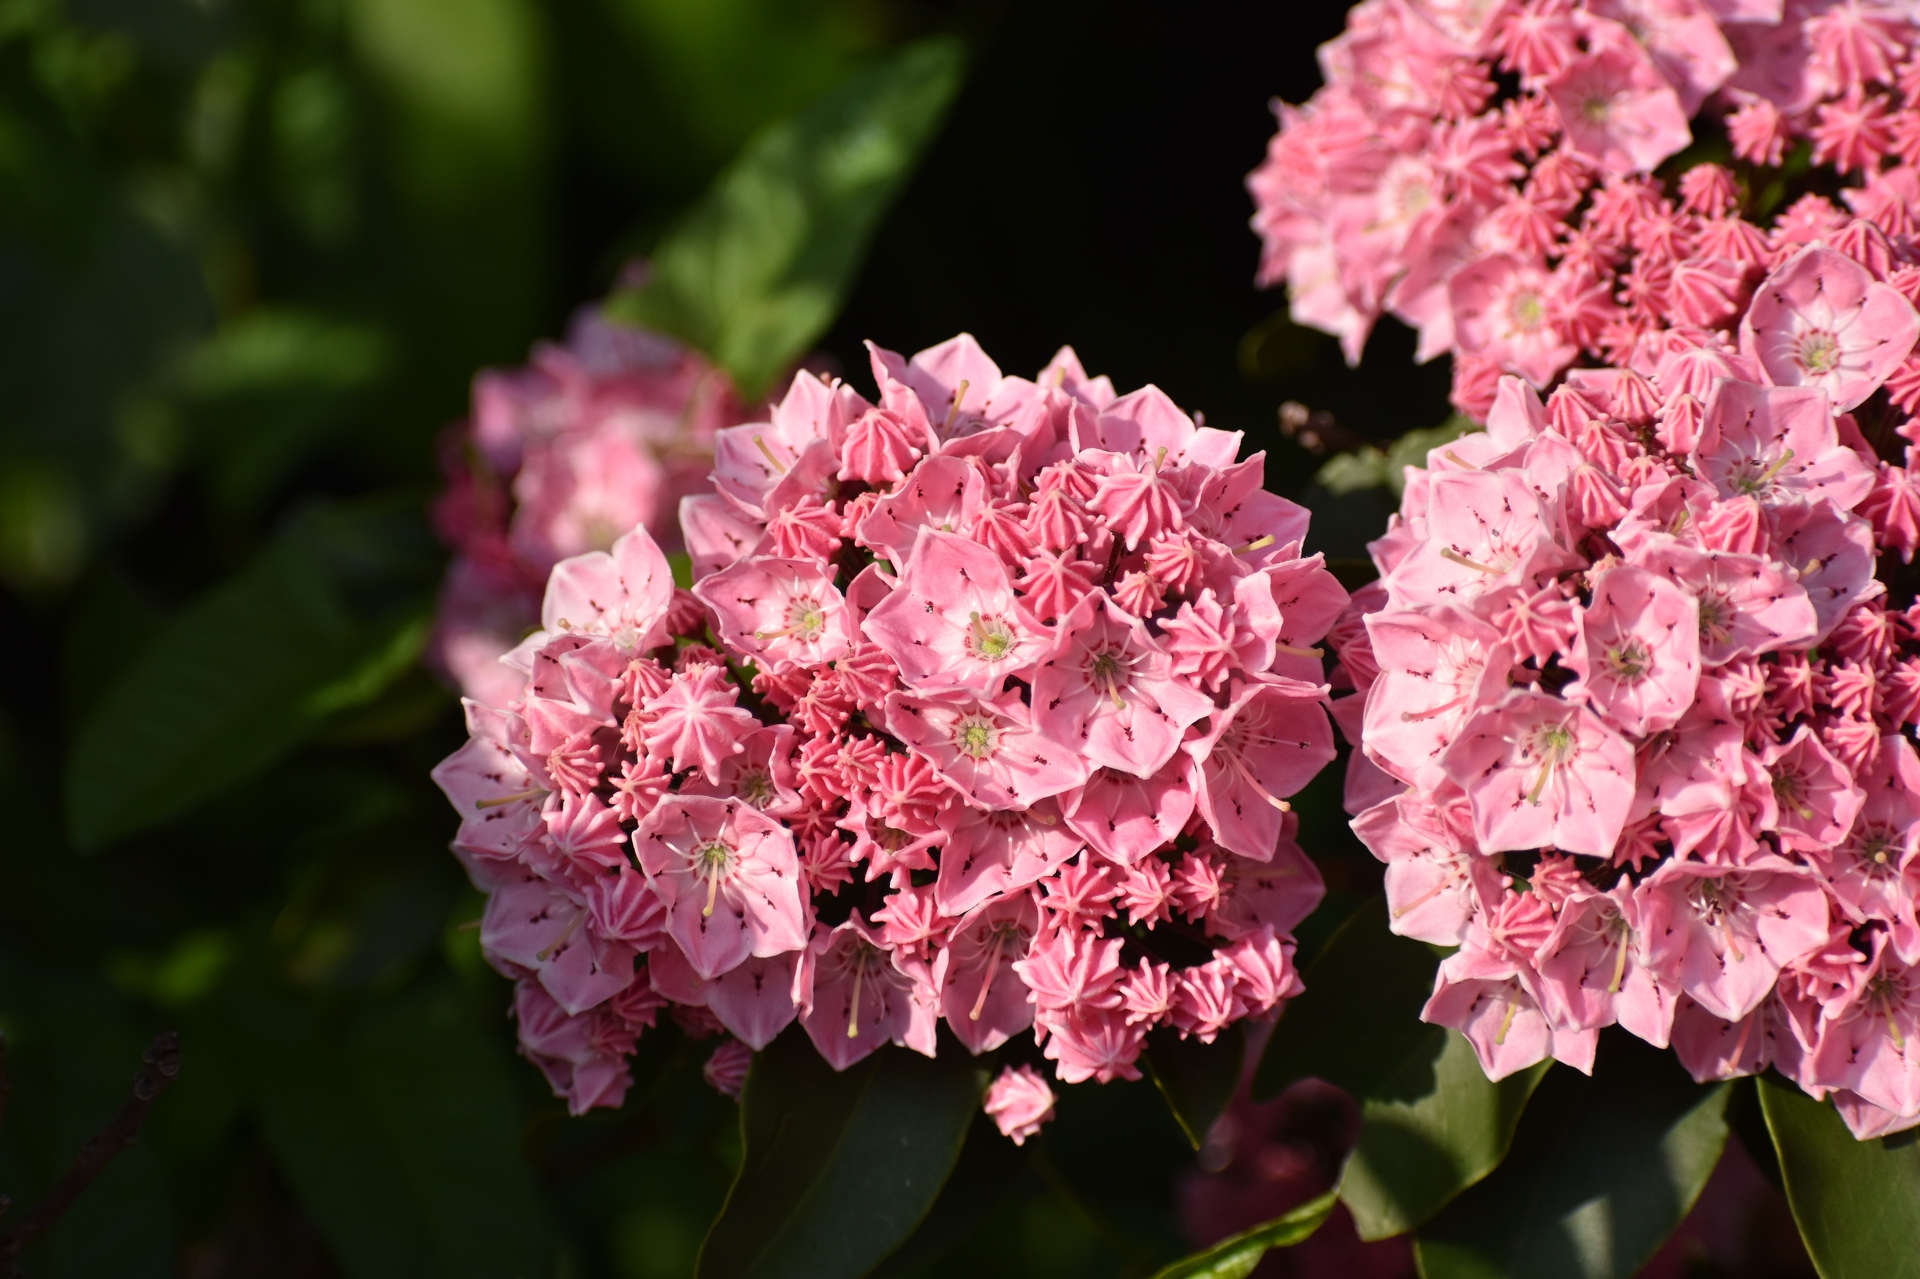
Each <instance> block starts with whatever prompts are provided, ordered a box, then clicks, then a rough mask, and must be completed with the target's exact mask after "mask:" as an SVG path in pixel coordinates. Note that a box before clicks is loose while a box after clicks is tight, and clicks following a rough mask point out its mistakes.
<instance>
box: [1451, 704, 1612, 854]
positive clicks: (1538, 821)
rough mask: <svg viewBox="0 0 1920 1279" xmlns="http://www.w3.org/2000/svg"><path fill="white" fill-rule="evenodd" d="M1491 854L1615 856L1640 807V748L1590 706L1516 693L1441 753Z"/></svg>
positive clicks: (1476, 718) (1476, 720)
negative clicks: (1547, 850) (1533, 851)
mask: <svg viewBox="0 0 1920 1279" xmlns="http://www.w3.org/2000/svg"><path fill="white" fill-rule="evenodd" d="M1441 767H1442V768H1444V769H1445V770H1446V773H1447V776H1448V777H1450V778H1452V779H1453V781H1454V782H1455V783H1456V784H1457V785H1459V786H1460V787H1461V788H1462V789H1463V790H1465V791H1466V793H1467V798H1468V800H1469V802H1470V803H1471V804H1472V807H1473V829H1474V837H1475V839H1476V840H1477V841H1478V842H1479V845H1480V848H1481V850H1482V851H1484V852H1489V853H1497V852H1503V851H1505V850H1507V849H1518V848H1539V847H1542V846H1543V845H1551V846H1553V847H1555V848H1560V849H1565V850H1566V851H1568V852H1575V853H1586V854H1588V855H1590V856H1595V857H1607V856H1610V855H1611V854H1612V852H1613V846H1614V844H1615V843H1616V842H1617V841H1618V840H1619V838H1620V831H1621V828H1622V827H1623V826H1625V825H1626V820H1627V813H1628V810H1629V808H1630V807H1631V805H1632V803H1633V791H1634V781H1633V778H1634V768H1633V748H1632V747H1630V746H1629V745H1627V743H1626V741H1625V739H1623V738H1622V737H1621V736H1620V735H1619V734H1618V733H1616V732H1614V731H1613V730H1612V729H1610V728H1608V727H1607V726H1606V725H1605V724H1604V723H1602V722H1601V721H1600V719H1599V717H1597V716H1596V715H1594V713H1593V712H1592V711H1590V710H1588V709H1586V708H1585V707H1583V706H1578V705H1575V704H1573V703H1569V702H1563V701H1561V700H1560V699H1559V698H1557V697H1550V696H1548V695H1546V694H1544V693H1539V692H1532V691H1527V690H1522V689H1515V690H1514V691H1512V692H1510V693H1508V694H1507V695H1506V697H1505V698H1504V699H1503V700H1502V701H1500V702H1498V703H1495V704H1494V705H1492V706H1490V707H1488V708H1486V709H1485V710H1482V711H1479V712H1478V713H1476V714H1475V715H1474V716H1473V718H1472V719H1470V720H1468V721H1467V723H1466V725H1465V726H1464V727H1463V728H1462V729H1461V731H1460V736H1459V737H1458V738H1457V739H1456V740H1455V741H1454V743H1453V745H1452V746H1451V747H1449V748H1448V749H1447V753H1446V754H1445V756H1443V757H1442V759H1441Z"/></svg>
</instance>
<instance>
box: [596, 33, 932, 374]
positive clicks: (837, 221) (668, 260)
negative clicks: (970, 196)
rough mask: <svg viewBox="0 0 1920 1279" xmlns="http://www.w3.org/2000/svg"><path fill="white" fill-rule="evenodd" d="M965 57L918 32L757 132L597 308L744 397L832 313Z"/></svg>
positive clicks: (781, 366)
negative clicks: (680, 352) (664, 338)
mask: <svg viewBox="0 0 1920 1279" xmlns="http://www.w3.org/2000/svg"><path fill="white" fill-rule="evenodd" d="M964 61H965V58H964V52H963V48H962V46H961V44H960V43H959V42H958V41H957V40H953V39H951V38H947V37H933V38H930V39H926V40H922V41H919V42H918V43H915V44H912V45H909V46H907V47H906V48H905V49H903V50H901V51H900V52H898V53H896V54H894V55H892V56H891V57H889V58H887V59H886V60H885V61H883V62H881V63H879V64H878V65H876V66H874V67H873V68H872V69H871V70H869V71H866V72H863V73H861V74H860V75H857V76H855V77H853V78H852V79H850V80H848V81H847V82H846V83H845V84H843V85H842V86H840V87H839V88H838V89H835V90H834V91H833V92H832V93H829V94H828V95H827V96H826V97H824V98H822V99H821V100H820V101H819V102H817V103H815V104H814V105H813V106H811V107H809V108H807V109H806V110H805V111H803V112H801V113H800V114H799V115H797V116H795V117H793V118H792V119H790V120H787V121H784V122H782V123H780V124H777V125H774V126H773V127H771V128H769V129H767V130H766V131H765V132H763V133H762V134H760V136H759V137H758V138H756V139H755V140H754V141H753V142H752V143H751V144H750V145H749V146H748V147H747V149H746V150H745V151H744V152H743V153H742V154H741V156H740V158H739V159H738V160H736V161H734V163H733V164H732V165H731V166H729V167H728V168H727V170H726V171H725V172H724V173H722V174H721V175H720V177H719V178H718V179H717V180H716V181H715V182H714V185H713V186H712V187H711V188H710V189H709V190H708V192H707V193H706V195H705V196H703V197H702V198H701V199H700V200H699V202H698V203H696V204H695V205H694V207H693V209H692V210H691V211H689V212H688V213H687V215H686V216H685V217H684V218H682V219H681V221H680V222H679V223H678V224H677V225H676V226H675V227H674V228H673V229H672V230H671V231H670V232H668V234H667V236H666V238H665V239H664V240H663V241H662V242H661V243H660V244H659V245H658V246H657V247H656V249H655V251H654V254H653V274H652V277H651V278H650V279H649V281H648V282H647V284H646V285H645V286H643V287H642V288H640V289H638V290H635V291H633V292H630V293H625V294H620V295H617V296H616V297H615V298H614V299H613V300H612V301H611V303H610V305H609V313H610V314H612V315H613V316H614V317H615V318H618V319H622V320H626V321H628V322H631V323H634V324H643V325H647V326H648V327H651V328H655V329H659V330H661V331H663V332H667V333H672V334H675V335H677V336H679V337H681V338H684V339H685V340H686V341H688V342H690V343H692V344H693V345H694V346H696V347H698V348H700V349H701V350H703V351H705V352H706V353H707V354H708V355H710V356H712V357H713V358H714V359H715V360H716V361H718V362H719V363H720V364H721V365H722V366H723V367H725V368H726V369H727V370H728V371H729V372H730V373H732V374H733V377H734V381H735V382H736V384H737V385H738V386H739V388H740V390H741V393H742V394H743V395H744V396H745V397H746V398H747V399H748V400H753V399H757V398H758V397H759V396H760V394H761V393H762V392H763V391H764V390H765V389H766V387H767V384H768V383H769V382H770V381H771V380H772V379H773V378H775V377H777V376H778V375H779V374H780V373H781V372H782V371H783V370H784V369H786V367H787V366H788V365H789V364H790V363H792V361H793V360H794V359H795V358H796V357H797V356H798V355H800V353H801V352H803V351H805V350H806V348H807V347H808V346H810V345H811V344H812V343H813V342H814V340H815V339H816V338H818V337H819V336H820V334H822V333H824V332H825V331H826V329H827V326H828V325H829V324H831V323H832V322H833V317H834V315H835V314H836V313H837V312H838V311H839V309H840V303H841V301H842V299H843V298H844V297H845V295H846V291H847V289H848V287H849V286H850V285H851V283H852V281H853V276H854V273H855V271H856V270H857V269H858V266H859V263H860V258H861V255H862V253H863V252H864V251H865V248H866V244H867V241H868V240H869V238H871V236H872V234H873V231H874V229H875V227H876V226H878V224H879V221H880V217H881V215H882V214H883V213H884V212H885V211H886V208H887V206H888V205H889V204H891V203H892V201H893V198H894V196H895V195H897V194H898V193H899V191H900V188H901V187H902V186H903V185H904V184H905V182H906V180H907V177H908V176H909V175H910V174H911V173H912V171H913V168H914V165H915V163H916V162H917V161H918V159H919V157H920V155H921V153H922V152H923V151H924V150H925V149H926V147H927V145H928V143H930V142H931V141H932V140H933V137H934V135H935V133H937V132H938V130H939V127H940V123H941V121H942V120H943V119H944V118H945V116H946V111H947V107H948V105H949V104H950V103H951V102H952V100H953V96H954V93H955V92H956V91H957V90H958V88H959V86H960V79H961V72H962V68H963V64H964Z"/></svg>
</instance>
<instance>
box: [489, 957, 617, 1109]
mask: <svg viewBox="0 0 1920 1279" xmlns="http://www.w3.org/2000/svg"><path fill="white" fill-rule="evenodd" d="M513 1017H514V1021H516V1022H517V1023H518V1024H519V1029H520V1052H521V1055H522V1056H525V1057H526V1058H527V1059H528V1060H530V1061H532V1062H533V1064H534V1065H536V1066H538V1067H539V1068H540V1071H541V1073H542V1074H544V1075H545V1076H546V1077H547V1082H548V1083H550V1084H552V1085H553V1091H554V1095H555V1096H558V1097H564V1098H565V1099H566V1102H567V1113H569V1114H573V1115H584V1114H586V1113H587V1111H589V1110H591V1109H593V1108H594V1107H595V1106H618V1105H619V1104H620V1103H621V1101H622V1100H624V1099H625V1097H626V1095H627V1089H628V1087H630V1086H631V1085H632V1083H633V1076H632V1074H631V1073H629V1072H628V1070H627V1062H626V1054H624V1053H622V1052H618V1051H613V1050H611V1049H610V1048H609V1047H608V1046H607V1045H605V1044H603V1043H600V1042H598V1041H597V1036H595V1034H594V1033H593V1020H592V1018H590V1017H585V1016H574V1015H571V1014H569V1013H568V1012H567V1010H566V1009H564V1008H562V1007H561V1006H560V1005H559V1004H557V1003H555V1002H554V1001H553V999H552V997H551V996H549V995H548V994H547V993H546V991H544V990H542V989H541V988H540V985H539V983H538V982H531V981H522V982H519V983H517V984H516V985H515V987H514V992H513Z"/></svg>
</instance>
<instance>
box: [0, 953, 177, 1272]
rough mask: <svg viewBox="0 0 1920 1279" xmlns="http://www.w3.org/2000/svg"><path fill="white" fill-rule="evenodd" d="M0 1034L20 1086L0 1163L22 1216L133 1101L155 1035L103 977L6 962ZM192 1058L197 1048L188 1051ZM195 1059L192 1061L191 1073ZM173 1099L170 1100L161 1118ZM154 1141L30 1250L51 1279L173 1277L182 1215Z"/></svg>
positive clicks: (1, 1132) (0, 963)
mask: <svg viewBox="0 0 1920 1279" xmlns="http://www.w3.org/2000/svg"><path fill="white" fill-rule="evenodd" d="M0 1028H4V1030H5V1032H6V1036H7V1050H8V1061H7V1082H8V1083H9V1084H10V1085H11V1087H12V1097H11V1098H10V1099H9V1104H8V1106H7V1113H6V1121H7V1122H6V1125H5V1127H4V1129H0V1137H4V1141H0V1150H4V1152H5V1155H6V1158H5V1159H4V1161H0V1167H4V1169H5V1171H6V1173H7V1181H8V1184H6V1185H4V1186H0V1189H4V1190H5V1191H6V1192H7V1193H8V1194H10V1195H11V1196H12V1197H13V1201H14V1205H15V1206H14V1209H13V1213H12V1214H10V1218H9V1219H10V1220H11V1219H12V1218H14V1217H17V1216H18V1215H20V1214H24V1213H25V1212H26V1211H27V1210H28V1208H29V1207H30V1206H31V1204H32V1203H33V1202H34V1201H35V1200H36V1199H37V1198H38V1197H39V1196H40V1195H41V1194H44V1193H45V1192H46V1190H47V1189H48V1188H49V1187H50V1186H51V1185H52V1183H53V1181H54V1180H55V1178H57V1177H58V1176H59V1175H60V1174H61V1173H63V1172H65V1171H66V1169H67V1168H68V1167H69V1166H70V1165H71V1164H72V1162H73V1159H74V1157H75V1156H76V1155H78V1154H79V1153H80V1145H81V1143H82V1142H83V1141H84V1140H86V1138H88V1137H89V1136H91V1135H92V1134H93V1133H95V1132H97V1131H99V1129H100V1128H102V1127H103V1126H105V1124H106V1123H107V1121H108V1120H109V1119H111V1118H113V1115H114V1112H115V1111H116V1110H117V1109H118V1108H119V1106H120V1104H121V1103H122V1102H123V1101H125V1100H126V1098H127V1095H128V1090H129V1088H130V1087H131V1085H132V1083H133V1077H134V1075H135V1073H136V1072H137V1071H138V1070H139V1068H140V1054H141V1053H142V1052H143V1051H144V1050H145V1049H146V1047H147V1044H148V1042H149V1041H148V1040H147V1039H146V1038H144V1037H143V1036H142V1034H141V1033H140V1031H139V1030H137V1029H136V1028H135V1027H134V1026H133V1025H132V1024H131V1022H130V1021H129V1019H128V1017H127V1014H126V1011H125V1009H124V1008H123V1007H122V1006H121V1004H120V1001H118V1000H117V999H115V998H114V997H113V995H112V992H111V991H109V990H108V989H107V988H106V987H105V986H104V985H102V984H101V983H100V982H98V981H97V980H95V979H93V978H90V977H82V976H78V975H75V974H71V973H66V972H60V971H55V970H48V969H38V968H28V967H26V966H25V965H21V964H16V963H14V962H13V961H11V960H0ZM189 1051H190V1050H189ZM190 1061H191V1057H190V1056H186V1057H183V1067H182V1069H183V1072H184V1071H185V1070H187V1069H190V1066H189V1065H187V1064H185V1063H188V1062H190ZM172 1100H173V1098H172V1096H171V1095H169V1096H167V1097H164V1098H162V1100H161V1101H160V1102H159V1103H158V1106H157V1107H156V1113H161V1112H163V1111H164V1110H165V1108H166V1107H167V1105H168V1103H169V1102H171V1101H172ZM159 1154H160V1152H159V1150H158V1149H157V1148H156V1147H155V1146H154V1144H153V1143H152V1142H145V1143H141V1144H137V1145H135V1146H134V1147H133V1148H132V1149H130V1150H127V1151H125V1152H123V1153H122V1154H120V1155H119V1156H118V1157H117V1158H115V1159H114V1160H113V1162H112V1163H110V1164H108V1165H107V1167H106V1169H105V1170H104V1171H103V1172H102V1173H101V1174H100V1176H99V1177H98V1178H96V1179H95V1180H94V1182H93V1184H92V1185H91V1186H89V1187H88V1188H87V1192H86V1193H85V1194H84V1195H82V1196H81V1197H80V1198H79V1199H78V1200H76V1201H75V1203H74V1205H73V1207H72V1208H70V1209H69V1210H68V1211H67V1212H66V1214H65V1215H63V1216H62V1217H61V1219H60V1220H59V1221H58V1222H57V1223H55V1225H54V1227H53V1229H52V1230H51V1231H50V1232H49V1233H48V1235H47V1237H46V1240H45V1242H44V1243H43V1244H42V1245H41V1246H40V1247H39V1248H38V1249H37V1250H36V1252H37V1254H38V1259H37V1260H38V1264H36V1257H35V1253H29V1254H28V1256H29V1267H30V1269H29V1270H28V1273H29V1274H33V1275H36V1276H39V1275H45V1276H47V1279H149V1277H150V1279H165V1277H166V1276H169V1275H171V1274H173V1273H174V1269H173V1249H174V1240H173V1216H172V1210H171V1205H170V1203H169V1201H168V1194H167V1184H166V1179H165V1171H164V1169H163V1166H162V1163H161V1161H160V1158H159Z"/></svg>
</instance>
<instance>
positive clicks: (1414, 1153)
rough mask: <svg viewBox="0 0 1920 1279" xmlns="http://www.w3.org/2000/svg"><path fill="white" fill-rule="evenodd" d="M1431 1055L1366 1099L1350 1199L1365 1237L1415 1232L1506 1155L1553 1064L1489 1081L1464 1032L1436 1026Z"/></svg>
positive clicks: (1345, 1190) (1344, 1182) (1348, 1186)
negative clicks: (1534, 1094)
mask: <svg viewBox="0 0 1920 1279" xmlns="http://www.w3.org/2000/svg"><path fill="white" fill-rule="evenodd" d="M1428 1030H1429V1031H1431V1032H1432V1033H1431V1036H1430V1037H1429V1039H1428V1041H1427V1042H1428V1044H1429V1045H1431V1047H1432V1049H1433V1052H1432V1055H1428V1054H1427V1053H1425V1052H1423V1053H1420V1054H1418V1055H1416V1056H1415V1057H1413V1058H1411V1059H1410V1060H1408V1061H1407V1063H1406V1064H1405V1065H1404V1066H1403V1067H1402V1068H1401V1070H1400V1072H1399V1073H1398V1074H1396V1075H1395V1076H1394V1077H1393V1078H1392V1079H1390V1080H1388V1081H1387V1083H1386V1084H1384V1085H1383V1086H1381V1088H1379V1089H1378V1090H1377V1092H1375V1093H1374V1094H1373V1095H1370V1096H1367V1097H1365V1098H1363V1099H1362V1101H1361V1107H1360V1140H1359V1142H1358V1144H1356V1145H1355V1146H1354V1149H1353V1153H1352V1154H1351V1155H1350V1156H1348V1158H1347V1166H1346V1171H1345V1172H1344V1173H1343V1174H1342V1176H1341V1180H1340V1197H1341V1199H1343V1200H1344V1201H1345V1202H1346V1205H1347V1209H1348V1210H1349V1211H1350V1212H1352V1213H1353V1224H1354V1228H1355V1229H1356V1230H1357V1231H1358V1232H1359V1234H1360V1237H1361V1238H1362V1239H1385V1238H1387V1237H1388V1236H1390V1235H1398V1234H1405V1233H1406V1232H1407V1231H1409V1230H1412V1229H1413V1228H1414V1227H1416V1226H1418V1225H1420V1223H1422V1222H1424V1221H1426V1220H1427V1219H1428V1218H1430V1217H1432V1216H1433V1215H1434V1214H1435V1213H1437V1212H1439V1211H1440V1210H1441V1209H1442V1208H1444V1207H1446V1205H1447V1203H1448V1202H1449V1201H1450V1200H1452V1199H1453V1198H1454V1196H1456V1195H1458V1194H1460V1193H1461V1192H1462V1191H1463V1190H1465V1189H1467V1188H1468V1187H1469V1186H1472V1185H1473V1184H1474V1183H1475V1182H1477V1181H1479V1180H1480V1179H1481V1178H1483V1177H1485V1176H1486V1175H1487V1174H1489V1173H1491V1172H1492V1171H1493V1170H1494V1169H1495V1168H1497V1167H1499V1166H1500V1161H1501V1160H1502V1159H1504V1158H1506V1155H1507V1150H1508V1148H1509V1146H1511V1144H1512V1142H1513V1134H1514V1130H1515V1129H1516V1128H1517V1127H1518V1126H1519V1124H1520V1117H1521V1115H1522V1113H1523V1112H1524V1111H1525V1110H1526V1108H1527V1101H1528V1099H1529V1098H1531V1097H1532V1096H1533V1091H1534V1089H1535V1088H1536V1087H1538V1086H1539V1083H1540V1080H1541V1079H1542V1078H1543V1077H1544V1076H1545V1075H1546V1073H1547V1065H1546V1063H1542V1064H1540V1065H1538V1066H1535V1067H1533V1068H1532V1069H1530V1070H1523V1071H1519V1072H1518V1073H1516V1074H1512V1075H1509V1076H1507V1077H1506V1078H1505V1079H1502V1080H1500V1081H1498V1082H1497V1083H1496V1082H1492V1081H1489V1080H1488V1079H1487V1077H1486V1075H1485V1073H1484V1072H1482V1071H1481V1069H1480V1062H1479V1060H1478V1059H1477V1058H1476V1057H1475V1056H1474V1052H1473V1045H1472V1044H1470V1043H1468V1042H1467V1040H1466V1037H1465V1036H1463V1035H1461V1034H1460V1033H1459V1032H1458V1031H1454V1030H1442V1029H1441V1028H1440V1027H1438V1026H1430V1027H1428Z"/></svg>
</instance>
